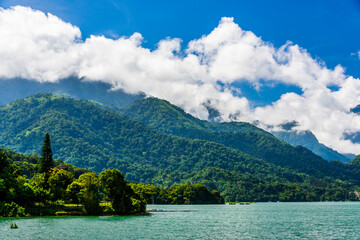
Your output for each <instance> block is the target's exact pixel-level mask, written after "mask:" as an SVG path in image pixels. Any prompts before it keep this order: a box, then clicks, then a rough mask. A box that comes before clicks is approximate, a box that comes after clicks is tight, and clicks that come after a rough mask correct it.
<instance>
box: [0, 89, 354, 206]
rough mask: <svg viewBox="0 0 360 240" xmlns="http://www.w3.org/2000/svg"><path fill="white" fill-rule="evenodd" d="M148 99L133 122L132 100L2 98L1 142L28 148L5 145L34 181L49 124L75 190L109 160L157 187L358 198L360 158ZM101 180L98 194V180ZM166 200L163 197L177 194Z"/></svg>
mask: <svg viewBox="0 0 360 240" xmlns="http://www.w3.org/2000/svg"><path fill="white" fill-rule="evenodd" d="M144 101H145V100H144ZM148 102H150V103H151V104H150V103H149V104H148V105H146V104H145V105H144V106H145V107H139V109H148V110H149V111H145V110H144V112H143V119H138V120H141V121H142V122H139V121H137V120H132V119H129V117H134V116H135V115H140V114H139V113H140V112H142V110H141V111H140V110H139V111H137V110H136V111H135V105H132V107H131V109H132V110H131V111H133V112H135V113H137V114H134V115H129V114H126V115H127V116H122V115H120V114H119V113H116V111H118V110H116V108H115V107H110V106H102V105H100V104H94V103H90V102H84V101H80V100H74V99H69V98H64V97H60V96H57V95H52V94H39V95H35V96H32V97H29V98H26V99H22V100H17V101H14V102H12V103H11V104H9V105H6V106H2V107H0V146H1V147H3V148H10V149H11V150H15V151H17V152H21V153H26V154H30V155H27V156H25V157H24V159H25V161H20V160H19V155H17V154H16V153H13V152H11V151H9V150H5V153H6V154H7V156H9V159H10V160H11V159H14V161H13V162H12V164H13V165H15V166H18V167H19V168H21V169H22V170H23V174H25V175H27V176H28V177H27V178H28V180H27V181H29V182H31V181H33V180H32V179H33V178H34V176H36V177H37V178H41V177H39V174H40V173H39V172H38V170H37V168H38V166H37V163H38V160H37V156H36V155H34V153H39V152H40V150H41V149H40V148H39V146H41V142H42V141H43V134H44V132H49V134H51V136H52V139H51V140H52V146H51V147H52V149H53V150H54V155H53V158H54V159H62V160H64V161H65V162H67V163H64V162H62V161H60V160H55V161H54V164H55V167H56V168H57V169H63V170H65V171H66V172H71V173H73V174H74V180H76V182H77V183H74V184H73V186H72V187H73V188H75V189H76V188H80V186H82V185H81V181H80V180H79V177H80V175H82V174H87V173H89V172H90V171H94V172H96V173H97V174H99V175H98V178H99V176H100V175H101V172H104V171H105V170H106V169H118V170H119V171H120V172H123V173H124V179H125V180H126V181H131V182H137V183H144V184H148V185H149V184H153V185H156V186H159V189H161V187H163V188H166V189H170V188H171V187H172V186H179V187H180V185H182V184H185V185H186V184H187V185H189V186H193V185H194V184H197V183H198V184H202V185H204V186H206V187H207V188H208V189H209V191H210V192H211V191H213V190H217V191H219V193H220V195H221V196H222V197H224V198H225V200H226V201H239V202H249V201H278V200H280V201H321V200H323V201H331V200H342V201H344V200H355V198H356V197H355V195H354V194H353V192H354V191H355V190H359V187H358V186H359V185H360V178H359V177H358V176H359V173H360V165H357V164H343V163H341V162H339V161H333V162H330V163H329V162H327V161H325V160H323V159H321V158H320V157H318V156H316V155H314V154H313V153H312V152H310V151H309V150H307V149H305V148H303V147H293V146H291V145H290V144H287V143H286V142H284V141H281V140H278V139H277V138H275V137H274V136H273V135H271V134H269V133H267V132H265V131H263V130H261V129H259V128H256V127H255V126H253V125H251V124H248V123H221V124H215V123H209V122H206V121H201V120H198V119H195V118H193V117H192V116H190V115H188V114H185V113H184V112H183V111H182V110H181V109H179V108H176V107H175V106H173V105H171V104H169V103H167V102H165V101H164V102H161V101H160V100H152V99H150V100H148ZM157 102H159V103H157ZM137 103H142V102H141V101H139V102H137ZM144 103H146V102H144ZM157 105H158V106H160V109H158V108H156V106H157ZM141 106H143V105H142V104H141ZM171 109H174V111H172V110H171ZM180 110H181V111H180ZM119 111H120V110H119ZM129 111H130V110H129ZM122 114H125V113H124V112H122ZM134 118H135V117H134ZM146 118H147V119H146ZM145 120H146V121H145ZM181 129H182V130H181ZM181 134H182V135H181ZM69 163H71V164H69ZM72 164H73V165H72ZM74 166H77V167H74ZM84 168H87V169H89V170H90V171H89V170H86V169H84ZM50 178H51V176H50V177H49V180H50ZM74 180H73V181H74ZM73 181H72V182H73ZM72 182H71V183H72ZM131 182H130V183H129V182H127V183H128V184H130V185H132V183H131ZM71 183H70V184H71ZM30 185H31V184H30ZM99 189H100V190H99V194H100V200H102V199H103V198H104V197H105V191H104V189H105V186H99ZM189 191H190V190H189ZM159 192H161V190H159ZM163 192H164V191H163ZM180 192H181V191H179V193H180ZM155 193H156V191H155ZM168 193H169V194H168V196H171V194H170V193H171V191H170V192H169V191H168ZM89 194H91V192H89ZM113 194H115V193H113ZM181 194H183V195H182V199H184V196H185V198H186V196H188V195H186V194H185V191H183V192H182V193H181ZM94 196H96V195H94ZM153 198H154V199H155V200H156V196H154V197H151V200H152V199H153ZM111 199H116V195H113V196H112V197H109V199H108V200H109V201H112V200H111ZM134 199H137V198H134ZM160 199H161V198H159V202H160ZM169 199H170V200H167V201H164V202H167V203H178V202H179V204H180V202H181V201H180V200H171V199H173V197H169ZM179 199H180V198H179ZM73 200H74V201H75V200H76V199H75V197H73ZM138 200H141V199H138ZM186 201H190V203H193V202H194V201H193V199H191V198H190V199H189V200H186ZM186 201H185V202H186Z"/></svg>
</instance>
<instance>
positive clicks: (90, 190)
mask: <svg viewBox="0 0 360 240" xmlns="http://www.w3.org/2000/svg"><path fill="white" fill-rule="evenodd" d="M79 182H80V183H82V184H83V188H82V189H81V191H80V194H79V195H80V199H81V203H82V204H83V207H84V210H85V212H86V213H87V214H88V215H97V214H100V213H101V208H100V206H99V204H100V195H99V188H98V187H99V179H98V176H97V175H96V173H95V172H89V173H84V174H82V175H81V176H80V177H79Z"/></svg>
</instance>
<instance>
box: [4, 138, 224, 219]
mask: <svg viewBox="0 0 360 240" xmlns="http://www.w3.org/2000/svg"><path fill="white" fill-rule="evenodd" d="M46 139H47V137H45V141H44V146H46V141H47V140H46ZM44 146H43V151H42V156H41V157H40V158H39V157H37V156H36V155H30V156H26V155H22V154H18V153H14V152H12V151H9V150H6V153H5V152H4V151H0V166H1V168H0V216H5V217H15V216H17V217H18V216H29V215H39V214H42V215H53V214H55V212H59V211H61V210H64V209H66V208H68V209H72V210H74V209H78V207H77V206H79V207H81V209H80V213H81V214H87V215H101V214H116V215H130V214H143V213H145V212H146V204H147V203H152V202H154V201H155V203H162V204H164V203H171V204H185V203H188V204H190V203H191V204H196V203H202V204H205V203H207V204H214V203H223V202H224V199H223V198H222V197H221V196H220V194H219V192H217V191H212V192H210V191H209V189H207V188H206V187H205V186H203V185H200V184H195V185H181V186H178V187H171V188H169V189H165V188H158V187H156V186H154V185H146V184H142V183H141V184H137V183H135V182H128V181H126V180H125V179H124V174H123V173H122V172H120V171H119V170H116V169H113V170H110V169H107V170H105V171H102V172H101V173H100V174H99V175H98V174H96V173H95V172H91V171H89V170H86V169H80V168H77V167H74V166H72V165H71V164H65V163H63V162H62V161H53V160H52V153H51V147H50V145H49V146H48V147H45V148H44ZM49 150H50V151H49ZM46 151H47V153H46ZM7 154H8V155H9V156H10V159H11V162H10V160H9V158H8V156H7ZM29 161H30V162H29ZM62 167H64V168H66V169H67V170H65V169H62ZM24 173H25V174H24ZM68 206H72V207H68Z"/></svg>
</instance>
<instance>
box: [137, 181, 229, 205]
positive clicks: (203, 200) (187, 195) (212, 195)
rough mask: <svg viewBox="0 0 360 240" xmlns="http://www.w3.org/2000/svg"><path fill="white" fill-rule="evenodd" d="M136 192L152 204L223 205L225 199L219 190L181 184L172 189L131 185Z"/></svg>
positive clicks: (149, 185) (147, 185)
mask: <svg viewBox="0 0 360 240" xmlns="http://www.w3.org/2000/svg"><path fill="white" fill-rule="evenodd" d="M130 186H131V188H132V189H133V190H134V192H135V193H136V194H137V195H138V196H140V197H141V198H142V199H145V200H146V202H147V203H151V204H223V203H225V202H224V198H223V197H222V196H220V193H219V192H218V191H217V190H212V191H210V190H209V189H208V188H207V187H205V186H204V185H201V184H180V185H179V186H172V187H170V188H164V187H157V186H155V185H151V184H144V183H140V184H138V183H135V182H131V183H130Z"/></svg>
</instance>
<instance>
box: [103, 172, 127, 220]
mask: <svg viewBox="0 0 360 240" xmlns="http://www.w3.org/2000/svg"><path fill="white" fill-rule="evenodd" d="M99 179H100V184H101V186H103V187H104V192H105V194H106V196H107V198H108V199H109V200H110V201H111V204H112V207H113V209H114V211H115V213H117V214H129V213H131V211H132V200H131V197H132V195H133V194H134V192H133V190H132V189H131V187H130V186H128V185H127V183H126V181H125V179H124V174H123V173H122V172H120V171H119V170H117V169H113V170H110V169H107V170H105V171H103V172H101V173H100V175H99Z"/></svg>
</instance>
